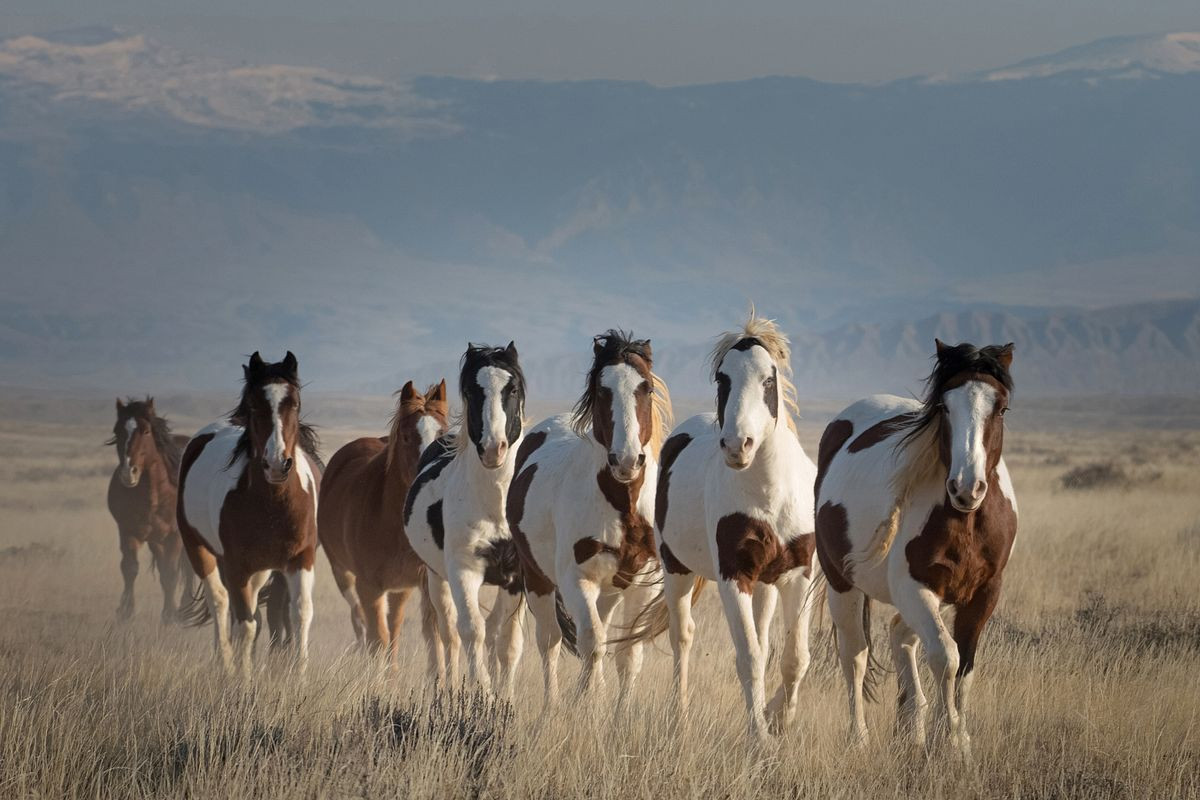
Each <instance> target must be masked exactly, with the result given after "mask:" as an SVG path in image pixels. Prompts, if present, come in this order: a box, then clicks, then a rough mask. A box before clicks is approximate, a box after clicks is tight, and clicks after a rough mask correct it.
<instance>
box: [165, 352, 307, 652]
mask: <svg viewBox="0 0 1200 800" xmlns="http://www.w3.org/2000/svg"><path fill="white" fill-rule="evenodd" d="M242 369H243V372H244V375H245V386H244V388H243V390H242V397H241V401H240V402H239V403H238V406H237V408H236V409H234V411H233V413H232V414H230V416H229V419H228V420H223V421H221V422H216V423H213V424H212V425H209V426H208V427H206V428H204V429H202V430H201V431H200V432H199V433H197V434H196V435H195V436H194V437H193V438H192V440H191V442H189V443H188V446H187V449H186V450H185V451H184V454H183V461H182V464H181V466H180V471H179V504H178V515H179V531H180V533H181V534H182V536H183V543H184V547H185V548H186V549H187V553H188V558H189V559H190V560H191V562H192V567H193V568H194V569H195V570H196V574H197V575H199V576H200V578H201V579H202V580H203V582H204V584H203V586H204V592H205V597H206V600H207V602H208V611H209V615H210V616H212V618H213V621H214V627H215V634H216V647H217V652H218V653H219V655H220V657H221V661H222V663H223V664H224V665H225V667H226V669H230V670H231V669H232V668H233V657H234V654H233V646H232V644H231V641H230V636H229V622H230V619H229V611H230V605H231V602H232V609H233V615H234V618H235V619H236V621H237V624H238V627H239V632H240V634H241V636H240V641H239V642H238V647H239V650H240V663H241V669H242V672H243V674H245V675H247V676H249V674H250V671H251V668H252V660H253V644H254V639H255V634H256V633H257V625H258V623H257V620H256V618H255V612H256V611H257V608H258V600H259V592H260V591H261V590H262V588H263V587H264V586H265V585H266V583H267V581H268V580H269V579H270V578H271V576H272V573H275V572H279V573H283V574H284V575H286V578H287V585H288V593H289V595H290V600H291V617H292V620H291V621H292V626H291V627H292V631H293V636H294V637H295V639H296V647H297V658H298V661H299V664H300V666H301V668H302V669H303V667H304V666H305V665H306V662H307V659H308V628H309V625H310V623H311V622H312V588H313V561H314V559H315V557H316V549H317V493H318V491H319V488H320V486H319V484H320V476H321V470H322V465H321V462H320V459H319V458H318V456H317V439H316V434H315V433H314V432H313V430H312V428H310V427H309V426H307V425H305V424H304V423H303V422H301V421H300V377H299V374H298V371H297V363H296V357H295V356H294V355H292V354H291V352H290V351H289V352H288V354H287V356H286V357H285V358H284V359H283V361H280V362H278V363H274V364H268V363H266V362H264V361H263V359H262V357H261V356H259V354H258V353H255V354H254V355H253V356H251V357H250V363H249V365H247V366H245V367H243V368H242Z"/></svg>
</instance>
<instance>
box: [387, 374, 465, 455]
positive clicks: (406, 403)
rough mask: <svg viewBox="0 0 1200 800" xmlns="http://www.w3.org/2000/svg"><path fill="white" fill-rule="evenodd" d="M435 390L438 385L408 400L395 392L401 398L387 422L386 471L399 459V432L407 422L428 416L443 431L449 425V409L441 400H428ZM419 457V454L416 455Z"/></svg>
mask: <svg viewBox="0 0 1200 800" xmlns="http://www.w3.org/2000/svg"><path fill="white" fill-rule="evenodd" d="M437 388H438V384H436V383H434V384H430V386H429V388H428V389H427V390H426V391H425V394H416V395H413V396H411V397H408V398H405V397H404V396H403V395H402V394H401V392H400V391H398V392H396V394H398V395H401V398H400V400H399V402H397V403H396V410H395V411H393V412H392V416H391V419H389V420H388V443H387V468H388V469H391V468H392V467H394V466H395V464H396V459H397V458H398V457H399V442H400V432H401V430H402V429H403V428H404V426H405V424H407V423H408V422H409V420H411V419H413V418H414V417H421V416H423V415H426V414H428V415H429V416H432V417H434V418H435V419H437V421H438V423H439V424H440V425H441V426H442V428H443V429H444V428H446V426H447V425H448V424H449V422H450V418H449V409H448V408H447V406H446V403H444V402H442V401H441V400H430V399H429V397H430V396H431V395H432V394H433V393H434V391H435V390H437ZM419 457H420V454H418V458H419Z"/></svg>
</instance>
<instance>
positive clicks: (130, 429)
mask: <svg viewBox="0 0 1200 800" xmlns="http://www.w3.org/2000/svg"><path fill="white" fill-rule="evenodd" d="M137 429H138V424H137V420H136V419H133V418H130V419H127V420H125V457H124V458H123V459H121V466H122V467H124V468H125V469H129V468H130V467H131V466H132V465H131V464H130V463H129V446H130V445H131V444H133V435H134V434H135V433H137Z"/></svg>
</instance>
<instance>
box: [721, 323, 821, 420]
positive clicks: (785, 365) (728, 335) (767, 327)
mask: <svg viewBox="0 0 1200 800" xmlns="http://www.w3.org/2000/svg"><path fill="white" fill-rule="evenodd" d="M744 342H745V343H750V344H758V345H761V346H762V348H763V349H764V350H766V351H767V355H769V356H771V359H772V360H773V361H774V362H775V366H776V368H777V375H776V379H777V380H778V382H779V393H780V395H781V396H782V397H783V407H784V410H785V412H786V413H787V424H788V427H789V428H791V430H792V433H796V417H798V416H800V404H799V402H798V401H797V400H796V386H795V384H794V383H792V347H791V342H790V341H788V338H787V336H786V335H785V334H784V333H783V331H781V330H779V325H777V324H776V322H775V320H773V319H767V318H765V317H760V316H758V313H757V312H756V311H755V310H754V307H753V306H751V307H750V316H749V318H747V319H746V322H745V323H744V324H743V325H742V329H741V330H740V331H726V332H725V333H723V334H721V336H720V337H719V338H718V339H717V343H716V345H715V346H714V347H713V349H712V353H711V354H710V355H709V379H710V380H712V381H713V382H715V381H716V380H717V371H718V370H719V369H720V368H721V362H722V361H724V360H725V356H727V355H729V351H730V350H733V349H734V348H735V347H737V346H738V345H739V344H742V343H744Z"/></svg>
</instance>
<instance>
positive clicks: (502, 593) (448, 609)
mask: <svg viewBox="0 0 1200 800" xmlns="http://www.w3.org/2000/svg"><path fill="white" fill-rule="evenodd" d="M459 395H460V396H461V398H462V404H463V408H462V411H461V416H460V418H459V419H458V420H457V424H456V425H455V428H454V430H453V431H452V432H451V433H449V434H447V435H446V436H444V437H442V438H440V439H438V440H437V441H436V442H434V443H433V445H431V446H430V447H429V448H428V449H427V450H426V451H425V452H424V453H422V454H421V460H420V462H419V463H418V465H417V477H416V479H415V480H414V481H413V484H412V486H411V487H410V488H409V490H408V497H407V499H406V500H405V503H404V529H405V531H406V532H407V533H408V540H409V543H410V544H411V545H412V548H413V550H415V551H416V552H417V555H418V556H420V557H421V560H422V561H424V562H425V565H426V566H427V567H428V568H429V569H428V571H427V573H426V579H427V581H428V586H429V592H430V595H431V597H432V598H433V604H434V607H435V609H436V610H437V614H438V632H439V634H440V635H441V638H442V641H443V642H444V643H446V645H447V647H449V648H450V649H451V651H453V650H455V649H457V647H458V641H459V640H460V639H461V641H462V642H464V643H465V645H466V656H467V670H468V675H469V677H470V679H471V681H472V682H474V683H476V684H477V685H478V686H479V687H480V688H481V689H482V690H483V691H485V692H490V691H491V690H492V680H491V675H490V673H489V661H491V657H490V656H489V651H490V653H492V654H495V660H496V662H497V663H496V664H495V667H496V673H497V678H498V681H499V683H500V684H501V685H502V686H503V689H504V693H505V694H506V695H507V696H511V695H512V690H513V679H514V678H515V671H516V665H517V662H518V661H519V660H520V657H521V648H522V645H523V639H522V632H521V625H520V622H521V617H520V614H519V612H520V611H521V609H522V605H523V592H524V587H523V584H522V581H521V571H520V565H519V562H518V557H517V552H516V547H515V545H514V543H513V540H512V534H511V533H510V532H509V528H508V522H507V520H506V519H505V513H504V502H505V495H506V493H507V492H508V485H509V482H510V481H511V480H512V476H513V465H514V462H515V461H516V454H517V450H518V449H519V448H520V446H521V438H522V436H523V434H524V426H525V375H524V373H523V372H522V371H521V364H520V360H519V358H518V355H517V348H516V346H515V345H514V343H513V342H509V343H508V346H507V347H490V346H488V345H476V344H471V345H468V346H467V350H466V352H465V353H464V354H463V357H462V360H461V363H460V369H459ZM485 583H486V584H488V585H491V586H496V587H498V588H499V591H498V592H497V593H496V602H495V604H494V605H493V608H492V611H491V615H490V616H489V617H488V619H487V620H486V622H485V620H484V618H483V614H482V612H481V611H480V604H479V592H480V589H481V587H482V586H483V585H484V584H485ZM455 628H457V631H456V630H455ZM488 644H491V647H488ZM451 679H452V680H455V681H456V680H457V676H452V678H451Z"/></svg>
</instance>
